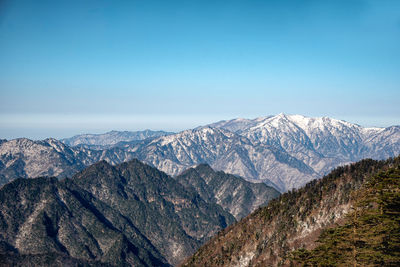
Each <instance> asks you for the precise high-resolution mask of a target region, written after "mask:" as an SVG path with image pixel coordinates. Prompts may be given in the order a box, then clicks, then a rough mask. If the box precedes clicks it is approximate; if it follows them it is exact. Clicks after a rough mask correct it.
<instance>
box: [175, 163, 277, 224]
mask: <svg viewBox="0 0 400 267" xmlns="http://www.w3.org/2000/svg"><path fill="white" fill-rule="evenodd" d="M176 180H177V181H179V182H180V183H181V184H183V185H184V186H185V187H189V188H193V189H194V190H195V191H196V192H197V193H198V194H199V195H200V196H201V197H202V198H203V199H204V200H205V201H207V202H210V203H216V204H218V205H220V206H221V207H223V208H224V209H225V210H227V211H229V213H231V214H232V215H233V216H235V218H236V219H237V220H239V219H241V218H242V217H244V216H247V215H248V214H250V213H251V212H252V211H254V210H255V209H256V208H258V207H260V206H265V205H267V203H268V202H269V201H270V200H271V199H274V198H276V197H278V196H279V192H278V191H276V190H275V189H274V188H272V187H269V186H267V185H265V184H264V183H257V184H256V183H250V182H248V181H246V180H244V179H243V178H241V177H238V176H234V175H231V174H226V173H224V172H222V171H219V172H215V171H214V170H213V169H212V168H211V167H210V166H209V165H207V164H201V165H199V166H197V167H196V168H190V169H188V170H187V171H185V172H184V173H183V174H181V175H179V176H177V177H176Z"/></svg>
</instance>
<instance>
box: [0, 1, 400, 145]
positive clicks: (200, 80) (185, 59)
mask: <svg viewBox="0 0 400 267" xmlns="http://www.w3.org/2000/svg"><path fill="white" fill-rule="evenodd" d="M399 10H400V1H396V0H382V1H374V0H337V1H329V2H328V1H316V0H300V1H294V0H284V1H276V0H267V1H258V0H252V1H245V2H243V1H229V2H227V1H201V2H197V1H196V2H195V1H189V2H188V1H178V0H172V1H167V2H166V1H155V0H150V1H118V2H110V1H106V0H88V1H66V0H60V1H44V0H39V1H28V0H20V1H12V0H5V1H1V2H0V38H1V40H2V41H1V42H0V138H6V139H14V138H18V137H27V138H31V139H36V140H37V139H44V138H47V137H54V138H57V139H60V138H67V137H71V136H73V135H76V134H81V133H104V132H108V131H110V130H128V131H137V130H143V129H153V130H165V131H174V132H177V131H181V130H185V129H190V128H194V127H197V126H199V125H205V124H209V123H213V122H216V121H220V120H229V119H233V118H238V117H244V118H257V117H262V116H265V115H266V114H278V113H280V112H284V113H287V114H300V115H304V116H307V117H330V118H335V119H339V120H345V121H348V122H350V123H355V124H359V125H361V126H363V127H388V126H392V125H399V124H400V105H399V104H398V99H400V49H398V48H399V47H400V12H399Z"/></svg>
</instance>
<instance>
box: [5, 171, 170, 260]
mask: <svg viewBox="0 0 400 267" xmlns="http://www.w3.org/2000/svg"><path fill="white" fill-rule="evenodd" d="M0 200H1V201H0V203H1V204H0V205H1V206H0V215H1V216H0V222H1V224H0V233H1V235H0V236H1V241H0V242H1V243H2V246H3V247H7V250H6V251H4V250H3V251H1V254H2V257H1V258H9V259H10V258H11V259H12V258H15V257H18V258H19V261H17V263H18V264H19V263H23V262H28V263H30V264H34V263H40V262H43V261H45V264H43V265H47V263H49V261H50V262H51V261H52V260H51V259H52V258H53V257H55V256H58V257H59V258H60V256H62V257H61V263H62V264H64V263H68V262H69V261H72V262H78V263H79V262H87V263H88V264H89V265H93V266H96V265H97V264H98V263H99V262H103V263H109V264H112V265H129V264H135V265H138V266H153V265H167V262H166V260H165V259H163V257H162V256H161V254H160V253H159V252H158V251H157V250H156V249H155V248H154V246H153V245H152V244H151V243H150V242H149V241H148V240H147V238H146V237H145V236H143V235H142V234H141V233H140V232H139V231H138V230H137V229H136V228H135V226H134V225H132V224H131V223H130V222H129V221H128V220H127V218H125V217H123V216H122V215H121V214H118V213H117V212H115V211H114V210H112V209H111V208H110V207H108V206H107V205H106V204H105V203H103V202H101V201H99V200H97V199H95V198H93V196H92V195H90V194H89V193H88V192H85V191H83V190H81V189H80V188H79V187H77V186H76V185H74V184H73V183H72V181H70V180H66V181H63V182H60V181H58V180H57V179H55V178H36V179H17V180H15V181H13V182H11V183H9V184H7V185H5V186H3V187H2V188H1V189H0ZM31 255H32V256H31ZM33 255H34V256H33Z"/></svg>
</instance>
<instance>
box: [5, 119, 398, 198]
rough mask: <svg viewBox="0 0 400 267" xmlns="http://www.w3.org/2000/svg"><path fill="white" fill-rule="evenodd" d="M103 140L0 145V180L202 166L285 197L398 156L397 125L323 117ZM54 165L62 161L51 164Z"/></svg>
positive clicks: (240, 121) (239, 121)
mask: <svg viewBox="0 0 400 267" xmlns="http://www.w3.org/2000/svg"><path fill="white" fill-rule="evenodd" d="M110 133H112V132H110ZM110 133H107V134H110ZM164 133H165V132H164ZM107 134H105V135H104V136H108V137H107V138H110V139H107V138H105V137H104V140H106V139H107V141H104V142H103V141H102V142H100V141H93V144H114V145H109V146H106V147H97V148H96V149H93V147H91V146H82V145H78V146H75V147H68V146H66V145H64V144H62V143H60V142H58V141H57V140H54V139H46V140H44V141H35V142H34V141H30V140H28V139H16V140H11V141H5V140H2V141H1V142H0V179H3V180H5V181H6V180H9V179H11V177H14V178H15V177H18V176H22V177H34V176H38V175H56V176H60V175H61V176H62V175H64V174H69V173H71V172H73V170H80V169H82V168H83V166H87V165H90V164H93V163H94V162H97V161H99V160H106V161H108V162H109V163H111V164H118V163H121V162H124V161H128V160H131V159H133V158H138V159H139V160H141V161H143V162H146V163H148V164H150V165H152V166H154V167H156V168H158V169H160V170H162V171H164V172H166V173H167V174H169V175H174V176H176V175H178V174H180V173H181V172H183V171H184V170H186V169H188V168H190V167H194V166H197V165H199V164H202V163H207V164H209V165H210V166H211V167H212V168H213V169H215V170H218V171H224V172H226V173H231V174H235V175H239V176H241V177H244V178H246V179H248V180H250V181H253V180H258V181H264V182H265V183H267V184H268V185H273V186H274V187H275V188H277V189H279V190H280V191H282V192H283V191H287V190H290V189H291V188H298V187H300V186H302V185H304V184H305V183H307V182H308V181H310V180H312V179H315V178H319V177H321V176H322V175H324V174H326V173H328V172H329V171H330V170H331V169H333V168H335V167H337V166H339V165H344V164H346V163H349V162H355V161H358V160H360V159H363V158H373V159H384V158H388V157H395V156H397V155H399V153H400V126H391V127H388V128H363V127H361V126H359V125H356V124H352V123H349V122H346V121H341V120H336V119H331V118H327V117H323V118H309V117H305V116H301V115H285V114H278V115H276V116H268V117H262V118H257V119H252V120H249V119H234V120H230V121H221V122H216V123H213V124H210V125H207V126H202V127H198V128H195V129H192V130H185V131H182V132H180V133H176V134H169V135H163V136H159V137H154V136H153V137H152V138H147V139H144V140H139V141H133V142H121V139H118V142H119V143H118V142H117V141H113V140H111V139H112V137H111V136H112V135H107ZM160 134H161V133H160ZM117 136H119V135H117ZM78 139H79V138H78ZM78 139H76V140H78ZM22 140H24V141H22ZM49 140H51V142H50V141H49ZM64 142H66V141H65V140H64ZM71 142H72V141H71ZM76 142H78V141H76ZM85 142H86V141H85ZM87 142H89V141H87ZM96 142H97V143H96ZM20 143H21V144H20ZM22 143H29V144H30V145H23V144H22ZM73 144H77V143H73ZM31 146H32V147H31ZM18 159H20V160H18ZM54 159H60V162H58V163H57V164H55V161H54ZM10 166H11V168H10ZM5 177H8V178H5ZM3 183H4V181H3Z"/></svg>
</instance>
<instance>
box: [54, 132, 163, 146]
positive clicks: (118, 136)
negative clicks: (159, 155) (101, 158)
mask: <svg viewBox="0 0 400 267" xmlns="http://www.w3.org/2000/svg"><path fill="white" fill-rule="evenodd" d="M168 134H171V133H170V132H164V131H152V130H144V131H136V132H130V131H111V132H107V133H104V134H80V135H75V136H73V137H71V138H65V139H62V140H61V141H62V142H63V143H64V144H66V145H68V146H77V145H89V146H111V145H115V144H117V143H119V142H130V141H136V140H139V141H140V140H144V139H147V138H150V137H158V136H163V135H168Z"/></svg>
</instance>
